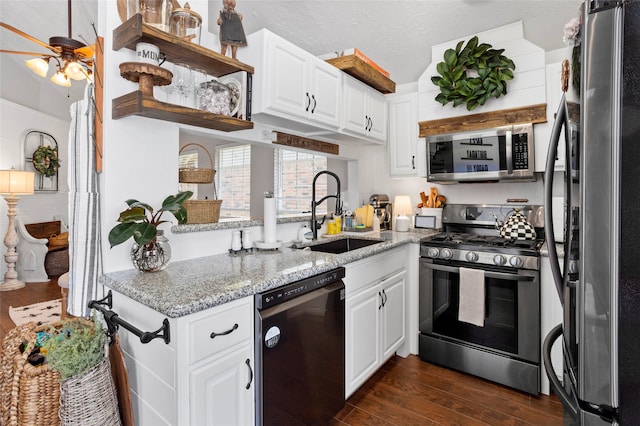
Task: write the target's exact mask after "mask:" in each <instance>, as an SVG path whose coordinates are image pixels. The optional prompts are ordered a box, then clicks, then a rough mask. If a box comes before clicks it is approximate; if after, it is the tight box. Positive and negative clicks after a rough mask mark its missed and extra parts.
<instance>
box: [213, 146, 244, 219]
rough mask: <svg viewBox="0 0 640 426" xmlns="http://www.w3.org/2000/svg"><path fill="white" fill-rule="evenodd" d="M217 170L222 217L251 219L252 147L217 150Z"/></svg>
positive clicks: (221, 148) (232, 147)
mask: <svg viewBox="0 0 640 426" xmlns="http://www.w3.org/2000/svg"><path fill="white" fill-rule="evenodd" d="M215 168H216V177H215V179H216V184H217V188H218V198H219V199H221V200H223V201H222V205H221V206H220V215H221V217H224V216H227V217H229V216H235V217H238V216H240V217H249V216H250V212H249V206H250V199H251V145H240V146H237V145H234V146H229V147H220V148H217V149H216V159H215Z"/></svg>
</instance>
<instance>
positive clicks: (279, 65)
mask: <svg viewBox="0 0 640 426" xmlns="http://www.w3.org/2000/svg"><path fill="white" fill-rule="evenodd" d="M248 41H249V43H248V46H247V48H245V49H242V54H243V58H242V60H245V61H247V62H249V63H251V64H252V65H253V66H254V67H255V70H256V71H255V75H254V79H253V105H252V114H253V117H254V118H255V120H256V121H266V122H270V123H275V124H281V125H283V126H286V127H289V128H292V129H296V130H301V131H305V132H310V131H315V130H317V129H318V128H323V129H336V130H337V129H338V128H339V127H340V113H341V110H340V107H341V100H342V98H341V93H342V80H341V79H342V72H341V71H340V70H339V69H337V68H335V67H334V66H332V65H329V64H327V63H326V62H324V61H322V60H320V59H318V58H316V57H315V56H313V55H311V54H310V53H308V52H306V51H305V50H303V49H301V48H299V47H297V46H296V45H294V44H293V43H290V42H289V41H287V40H285V39H283V38H281V37H278V36H277V35H275V34H273V33H271V32H269V31H267V30H260V31H258V32H256V33H254V34H251V35H250V36H249V40H248ZM238 53H239V54H240V52H238ZM265 114H267V115H265Z"/></svg>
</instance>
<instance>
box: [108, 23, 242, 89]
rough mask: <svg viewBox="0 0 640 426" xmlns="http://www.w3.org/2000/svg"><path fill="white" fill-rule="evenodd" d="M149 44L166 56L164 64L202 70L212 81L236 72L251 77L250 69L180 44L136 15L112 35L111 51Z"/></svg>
mask: <svg viewBox="0 0 640 426" xmlns="http://www.w3.org/2000/svg"><path fill="white" fill-rule="evenodd" d="M138 42H145V43H151V44H154V45H156V46H158V48H159V49H160V51H161V52H162V53H164V54H165V55H167V61H169V62H172V63H174V64H175V63H185V64H189V65H191V66H192V67H193V68H200V69H203V70H205V71H206V72H207V73H208V74H210V75H213V76H215V77H221V76H223V75H227V74H231V73H234V72H236V71H246V72H247V73H249V74H253V72H254V69H253V67H252V66H250V65H247V64H245V63H242V62H240V61H238V60H237V59H232V58H229V57H227V56H224V55H221V54H220V53H217V52H214V51H213V50H210V49H207V48H205V47H202V46H200V45H199V44H197V43H192V42H190V41H184V40H181V39H180V38H178V37H175V36H172V35H171V34H169V33H166V32H164V31H160V30H159V29H157V28H154V27H152V26H151V25H148V24H145V23H143V22H142V15H140V14H139V13H138V14H136V15H134V16H132V17H131V18H130V19H129V20H127V21H126V22H124V23H123V24H122V25H120V26H119V27H118V28H116V29H115V30H114V31H113V50H116V51H117V50H120V49H122V48H123V47H126V48H127V49H131V50H134V51H135V50H136V43H138Z"/></svg>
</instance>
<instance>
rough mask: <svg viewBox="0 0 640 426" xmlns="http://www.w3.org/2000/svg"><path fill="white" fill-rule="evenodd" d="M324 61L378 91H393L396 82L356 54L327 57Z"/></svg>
mask: <svg viewBox="0 0 640 426" xmlns="http://www.w3.org/2000/svg"><path fill="white" fill-rule="evenodd" d="M326 62H328V63H330V64H331V65H333V66H334V67H336V68H338V69H340V70H342V71H344V72H346V73H347V74H349V75H350V76H352V77H354V78H357V79H358V80H360V81H361V82H363V83H364V84H366V85H368V86H371V87H373V88H374V89H376V90H377V91H379V92H380V93H384V94H387V93H395V92H396V83H395V82H394V81H393V80H391V79H389V78H388V77H386V76H385V75H383V74H380V72H379V71H378V70H376V69H375V68H373V67H372V66H371V65H369V64H368V63H366V62H365V61H363V60H362V59H360V58H358V57H357V56H356V55H347V56H339V57H337V58H331V59H327V60H326Z"/></svg>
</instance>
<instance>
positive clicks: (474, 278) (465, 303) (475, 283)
mask: <svg viewBox="0 0 640 426" xmlns="http://www.w3.org/2000/svg"><path fill="white" fill-rule="evenodd" d="M484 314H485V312H484V271H483V270H482V269H471V268H460V303H459V306H458V321H462V322H468V323H470V324H473V325H477V326H478V327H484Z"/></svg>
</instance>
